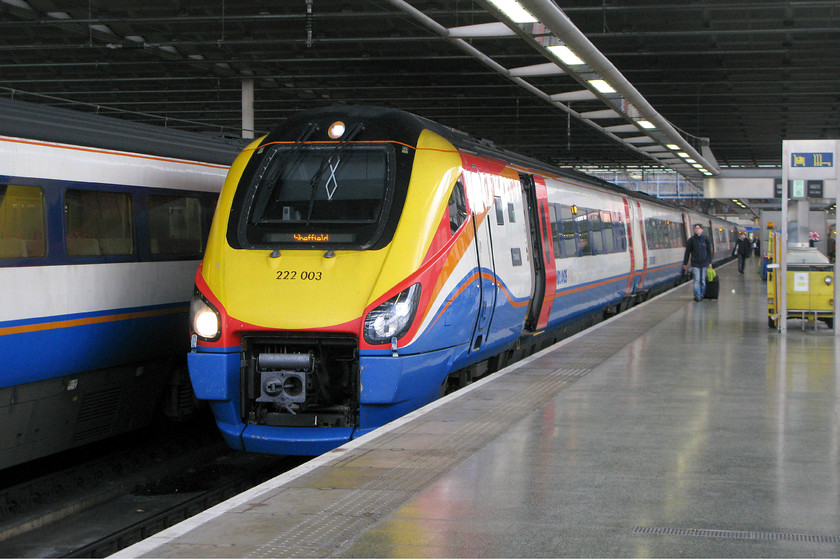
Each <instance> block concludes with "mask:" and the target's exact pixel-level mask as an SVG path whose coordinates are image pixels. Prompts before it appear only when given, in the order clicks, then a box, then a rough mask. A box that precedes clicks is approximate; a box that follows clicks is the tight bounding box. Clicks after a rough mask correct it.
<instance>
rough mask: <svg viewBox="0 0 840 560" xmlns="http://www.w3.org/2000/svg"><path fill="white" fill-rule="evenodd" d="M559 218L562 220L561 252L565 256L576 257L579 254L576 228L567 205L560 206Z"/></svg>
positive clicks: (572, 215)
mask: <svg viewBox="0 0 840 560" xmlns="http://www.w3.org/2000/svg"><path fill="white" fill-rule="evenodd" d="M560 219H561V220H562V221H563V254H564V255H565V256H566V257H577V256H579V255H578V248H577V245H578V242H577V230H576V229H575V217H574V214H572V209H571V208H569V207H568V206H561V207H560Z"/></svg>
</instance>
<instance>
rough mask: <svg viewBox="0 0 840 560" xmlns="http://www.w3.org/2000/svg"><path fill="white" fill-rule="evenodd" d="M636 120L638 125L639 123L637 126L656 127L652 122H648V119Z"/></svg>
mask: <svg viewBox="0 0 840 560" xmlns="http://www.w3.org/2000/svg"><path fill="white" fill-rule="evenodd" d="M636 122H637V123H638V125H639V126H641V127H642V128H645V129H647V130H650V129H653V128H656V127H655V126H654V125H653V123H652V122H650V121H636Z"/></svg>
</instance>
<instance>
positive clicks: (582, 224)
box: [575, 209, 592, 256]
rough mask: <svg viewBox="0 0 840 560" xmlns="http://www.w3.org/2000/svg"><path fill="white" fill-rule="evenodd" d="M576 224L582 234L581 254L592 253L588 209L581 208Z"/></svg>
mask: <svg viewBox="0 0 840 560" xmlns="http://www.w3.org/2000/svg"><path fill="white" fill-rule="evenodd" d="M575 225H577V230H578V234H580V254H581V256H585V255H591V254H592V243H590V240H589V214H588V211H587V210H583V209H581V210H580V211H579V213H578V215H577V216H576V217H575Z"/></svg>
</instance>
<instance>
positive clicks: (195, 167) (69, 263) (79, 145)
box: [0, 98, 246, 469]
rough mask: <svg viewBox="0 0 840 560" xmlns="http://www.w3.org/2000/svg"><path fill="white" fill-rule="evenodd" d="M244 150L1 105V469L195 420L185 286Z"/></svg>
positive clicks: (224, 142)
mask: <svg viewBox="0 0 840 560" xmlns="http://www.w3.org/2000/svg"><path fill="white" fill-rule="evenodd" d="M245 145H246V143H244V142H242V141H241V140H234V139H229V138H224V137H221V136H218V135H214V136H209V135H206V134H200V133H190V132H183V131H176V130H172V129H168V128H164V127H158V126H153V125H148V124H142V123H132V122H128V121H125V120H122V119H117V118H111V117H104V116H98V115H96V114H93V113H85V112H80V111H73V110H69V109H64V108H58V107H50V106H47V105H43V104H37V103H27V102H24V101H19V100H14V99H7V98H4V99H0V286H2V290H0V416H1V417H2V422H0V469H2V468H8V467H12V466H15V465H19V464H21V463H25V462H27V461H32V460H34V459H39V458H43V457H46V456H50V455H52V454H54V453H58V452H60V451H65V450H68V449H71V448H75V447H78V446H82V445H85V444H89V443H93V442H98V441H100V440H102V439H104V438H108V437H111V436H118V435H120V434H125V433H126V432H128V431H130V430H136V429H138V428H142V427H144V426H148V425H149V424H150V423H151V422H153V421H154V420H155V419H157V418H160V414H165V415H167V416H168V417H170V418H178V417H181V416H183V415H185V414H186V413H188V412H189V409H190V408H191V407H192V406H194V397H193V392H192V388H191V387H190V385H189V376H188V375H187V373H186V359H185V356H186V354H187V352H188V350H189V327H188V317H189V305H190V298H191V296H192V291H193V279H194V276H195V270H196V269H197V267H198V263H199V261H200V259H201V256H202V254H203V250H204V247H205V243H206V239H207V235H208V234H209V228H210V219H211V217H212V214H213V211H214V209H215V205H216V200H217V198H218V193H219V191H220V189H221V186H222V184H223V182H224V178H225V176H226V175H227V172H228V170H229V168H230V164H231V163H232V162H233V160H234V158H235V157H236V156H237V154H238V153H239V152H240V151H241V149H242V148H243V147H244V146H245Z"/></svg>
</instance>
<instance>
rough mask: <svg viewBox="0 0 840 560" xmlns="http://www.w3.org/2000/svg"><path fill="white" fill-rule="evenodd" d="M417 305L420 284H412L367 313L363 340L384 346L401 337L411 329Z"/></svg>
mask: <svg viewBox="0 0 840 560" xmlns="http://www.w3.org/2000/svg"><path fill="white" fill-rule="evenodd" d="M419 303H420V284H414V285H413V286H411V287H410V288H408V289H407V290H403V291H402V292H400V293H399V294H397V295H396V296H394V297H392V298H391V299H389V300H388V301H386V302H385V303H383V304H382V305H380V306H379V307H377V308H376V309H374V310H373V311H371V312H370V313H368V315H367V317H365V340H366V341H367V342H368V343H369V344H386V343H387V342H389V341H390V340H391V339H392V338H400V337H401V336H403V335H404V334H405V333H406V332H408V329H409V328H410V327H411V322H412V321H413V320H414V315H415V313H417V305H418V304H419Z"/></svg>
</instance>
